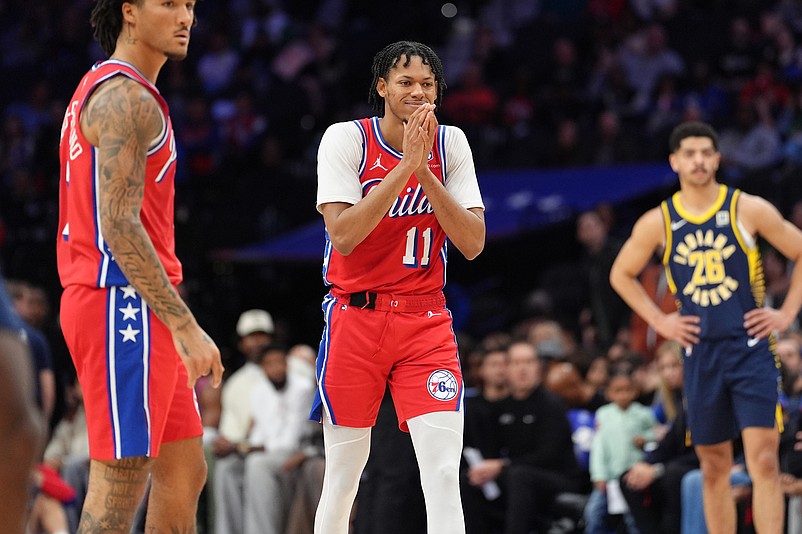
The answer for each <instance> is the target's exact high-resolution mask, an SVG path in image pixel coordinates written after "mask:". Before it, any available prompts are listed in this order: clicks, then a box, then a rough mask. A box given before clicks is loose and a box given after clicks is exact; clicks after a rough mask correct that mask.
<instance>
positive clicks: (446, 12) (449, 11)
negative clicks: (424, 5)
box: [440, 2, 457, 19]
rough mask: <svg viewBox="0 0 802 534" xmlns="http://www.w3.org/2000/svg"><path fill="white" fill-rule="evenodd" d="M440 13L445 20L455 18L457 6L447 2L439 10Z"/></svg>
mask: <svg viewBox="0 0 802 534" xmlns="http://www.w3.org/2000/svg"><path fill="white" fill-rule="evenodd" d="M440 13H442V14H443V16H444V17H446V18H447V19H450V18H454V17H456V16H457V6H455V5H454V4H452V3H451V2H447V3H445V4H443V7H441V8H440Z"/></svg>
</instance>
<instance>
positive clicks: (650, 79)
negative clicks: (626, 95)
mask: <svg viewBox="0 0 802 534" xmlns="http://www.w3.org/2000/svg"><path fill="white" fill-rule="evenodd" d="M619 55H620V58H621V65H622V66H623V67H624V70H625V71H626V74H627V79H628V80H629V84H630V86H632V87H633V88H634V89H635V91H636V96H635V101H636V104H635V108H636V109H637V110H638V111H639V112H641V113H645V112H646V110H647V107H648V105H649V101H650V100H651V95H652V93H653V91H654V89H655V87H656V86H657V83H658V81H659V80H660V78H661V77H662V76H664V75H675V76H679V75H682V74H683V73H684V71H685V62H684V61H683V59H682V57H681V56H680V55H679V54H678V53H677V52H676V51H674V50H672V49H671V48H669V47H668V43H667V36H666V32H665V29H664V28H663V26H662V25H661V24H658V23H652V24H649V25H648V26H646V27H645V28H644V29H643V30H642V31H640V32H637V33H635V34H633V35H631V36H629V37H628V38H627V39H626V40H625V42H624V43H623V45H622V46H621V49H620V51H619Z"/></svg>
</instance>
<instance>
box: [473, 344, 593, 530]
mask: <svg viewBox="0 0 802 534" xmlns="http://www.w3.org/2000/svg"><path fill="white" fill-rule="evenodd" d="M507 362H508V363H507V379H508V382H509V387H510V396H509V397H507V398H506V399H504V400H501V401H499V404H498V406H497V414H498V416H497V417H498V418H497V421H496V432H495V437H496V438H497V440H498V441H497V446H496V447H495V450H496V452H497V455H496V456H495V457H488V458H486V459H484V460H482V461H481V462H480V463H478V464H476V465H474V466H472V467H471V468H470V469H469V471H468V479H469V482H470V483H471V484H472V485H474V486H481V485H483V484H485V483H487V482H489V481H497V482H498V484H499V486H500V487H501V490H502V494H503V495H504V496H505V499H506V513H505V515H506V521H505V523H506V528H505V532H506V533H507V534H528V533H529V532H531V531H532V530H541V529H542V528H543V527H544V524H546V523H548V517H549V508H550V507H551V506H552V505H553V504H554V501H555V498H556V496H557V495H558V494H560V493H563V492H573V493H584V492H587V491H589V486H590V483H589V480H588V479H587V475H586V474H583V472H582V470H581V469H580V468H579V466H578V464H577V460H576V457H575V456H574V453H573V444H572V441H571V427H570V424H569V422H568V418H567V416H566V412H565V407H564V405H563V404H562V402H561V401H560V400H559V398H557V397H556V396H555V395H554V394H552V393H551V392H549V391H548V390H547V389H546V388H545V387H544V386H543V385H542V363H541V362H540V360H539V359H538V356H537V351H536V349H535V347H534V346H533V345H532V344H531V343H528V342H516V343H513V344H512V345H511V346H510V347H509V349H508V350H507Z"/></svg>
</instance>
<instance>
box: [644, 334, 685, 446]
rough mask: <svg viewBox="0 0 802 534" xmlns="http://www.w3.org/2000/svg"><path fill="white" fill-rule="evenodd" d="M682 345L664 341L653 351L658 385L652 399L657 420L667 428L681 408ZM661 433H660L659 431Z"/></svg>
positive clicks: (682, 400)
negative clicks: (658, 378) (658, 377)
mask: <svg viewBox="0 0 802 534" xmlns="http://www.w3.org/2000/svg"><path fill="white" fill-rule="evenodd" d="M682 358H683V354H682V347H681V346H680V344H679V343H677V342H676V341H664V342H663V343H661V344H660V346H659V347H657V351H655V355H654V362H655V365H656V367H657V372H658V374H659V376H660V385H659V386H658V389H657V391H656V393H655V396H654V400H653V401H652V410H654V415H655V416H656V417H657V421H658V422H660V424H662V425H664V426H665V428H666V429H667V428H668V427H669V426H670V425H671V424H672V423H673V422H674V421H675V420H676V418H677V414H679V412H680V411H681V410H682V409H683V408H682V405H683V402H684V399H683V397H682V386H683V375H682ZM661 435H662V433H661Z"/></svg>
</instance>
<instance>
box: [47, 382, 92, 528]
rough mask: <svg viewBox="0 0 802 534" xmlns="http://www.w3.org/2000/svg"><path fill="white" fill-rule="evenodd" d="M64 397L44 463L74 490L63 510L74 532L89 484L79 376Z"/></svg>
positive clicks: (87, 440) (87, 436) (85, 428)
mask: <svg viewBox="0 0 802 534" xmlns="http://www.w3.org/2000/svg"><path fill="white" fill-rule="evenodd" d="M66 400H67V411H66V413H65V415H64V417H63V418H62V419H61V421H59V423H58V424H57V425H56V428H55V429H54V430H53V437H51V438H50V442H49V443H48V444H47V447H46V448H45V452H44V465H46V466H47V467H49V468H51V469H53V471H54V472H57V473H59V474H60V475H61V477H62V478H63V479H64V482H65V483H67V484H68V485H69V486H70V487H71V488H72V490H73V491H74V494H75V496H74V499H73V502H72V503H70V504H69V505H68V506H66V507H65V512H66V514H67V520H68V523H69V528H70V532H76V531H77V530H78V521H79V519H80V516H81V510H82V509H83V504H84V498H85V497H86V490H87V487H88V486H89V431H88V429H87V426H86V413H85V412H84V403H83V393H82V391H81V385H80V384H79V383H78V380H74V381H73V383H72V384H71V385H70V386H69V387H68V388H67V395H66Z"/></svg>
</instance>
